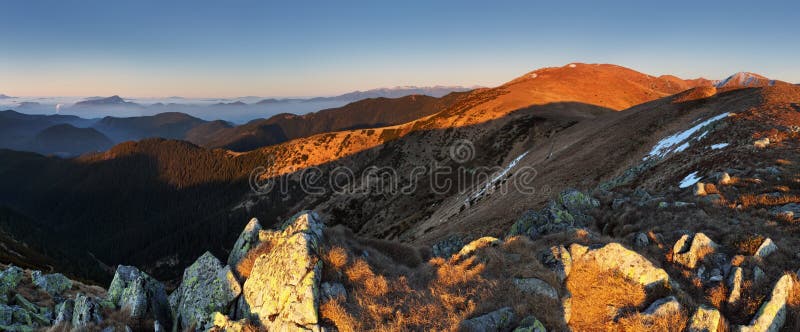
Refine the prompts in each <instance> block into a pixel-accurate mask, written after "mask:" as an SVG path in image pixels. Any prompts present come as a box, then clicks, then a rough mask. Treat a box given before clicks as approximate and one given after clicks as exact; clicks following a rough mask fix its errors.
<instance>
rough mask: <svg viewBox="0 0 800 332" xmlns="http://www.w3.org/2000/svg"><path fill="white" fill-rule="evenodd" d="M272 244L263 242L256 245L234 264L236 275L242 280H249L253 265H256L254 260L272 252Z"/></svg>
mask: <svg viewBox="0 0 800 332" xmlns="http://www.w3.org/2000/svg"><path fill="white" fill-rule="evenodd" d="M272 245H273V244H272V242H270V241H264V242H261V243H259V244H258V246H256V247H255V248H253V249H252V250H250V251H248V252H247V254H246V255H244V257H242V260H240V261H239V263H238V264H236V273H237V274H238V275H239V276H240V277H242V278H245V279H246V278H249V277H250V272H251V271H252V270H253V264H255V263H256V259H258V257H260V256H261V255H263V254H267V253H269V252H270V251H271V250H272Z"/></svg>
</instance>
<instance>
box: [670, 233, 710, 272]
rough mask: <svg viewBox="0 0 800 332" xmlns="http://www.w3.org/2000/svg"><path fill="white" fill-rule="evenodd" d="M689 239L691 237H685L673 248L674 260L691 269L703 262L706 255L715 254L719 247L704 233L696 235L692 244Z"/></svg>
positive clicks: (692, 239)
mask: <svg viewBox="0 0 800 332" xmlns="http://www.w3.org/2000/svg"><path fill="white" fill-rule="evenodd" d="M689 239H690V238H689V235H683V236H681V238H680V239H678V241H677V242H675V246H674V247H673V248H672V252H673V254H672V260H673V261H675V262H676V263H678V264H681V265H683V266H685V267H687V268H689V269H694V268H695V267H696V266H697V262H698V261H700V260H702V259H703V257H705V255H707V254H710V253H713V252H715V251H716V250H717V248H718V245H717V244H716V243H714V241H711V239H709V238H708V236H706V235H705V234H703V233H696V234H695V235H694V236H693V237H691V242H689ZM690 243H691V244H690Z"/></svg>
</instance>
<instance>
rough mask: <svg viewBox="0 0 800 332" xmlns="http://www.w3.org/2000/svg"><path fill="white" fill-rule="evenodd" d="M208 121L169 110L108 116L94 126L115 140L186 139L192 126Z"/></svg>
mask: <svg viewBox="0 0 800 332" xmlns="http://www.w3.org/2000/svg"><path fill="white" fill-rule="evenodd" d="M206 122H207V121H205V120H202V119H199V118H196V117H193V116H191V115H188V114H185V113H178V112H167V113H159V114H156V115H152V116H138V117H127V118H119V117H111V116H107V117H105V118H102V119H101V120H100V121H98V122H97V123H96V124H95V125H94V126H93V127H94V128H95V129H97V130H99V131H101V132H103V133H105V134H106V135H107V136H108V137H110V138H111V139H112V140H114V141H115V142H124V141H131V140H140V139H143V138H148V137H161V138H173V139H184V138H185V137H186V134H187V133H188V132H189V131H190V130H191V129H192V128H194V127H196V126H199V125H202V124H205V123H206Z"/></svg>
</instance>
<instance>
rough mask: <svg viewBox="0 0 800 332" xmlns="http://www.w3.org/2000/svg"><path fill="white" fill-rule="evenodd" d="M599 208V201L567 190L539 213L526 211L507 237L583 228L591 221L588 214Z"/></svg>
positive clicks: (533, 236) (534, 236)
mask: <svg viewBox="0 0 800 332" xmlns="http://www.w3.org/2000/svg"><path fill="white" fill-rule="evenodd" d="M598 206H600V201H598V200H597V199H595V198H593V197H591V196H590V195H588V194H585V193H583V192H581V191H578V190H576V189H567V190H565V191H563V192H562V193H561V194H559V196H558V198H557V199H555V200H551V201H549V202H548V204H547V206H546V207H545V208H544V209H542V210H541V211H539V212H536V211H528V212H526V213H525V214H524V215H523V216H522V217H521V218H520V219H518V220H517V221H516V222H514V224H513V225H512V226H511V229H510V230H509V233H508V236H514V235H527V236H529V237H531V238H536V237H538V236H539V235H544V234H550V233H554V232H560V231H564V230H567V229H570V228H573V227H577V226H583V225H585V224H586V223H588V222H590V221H591V220H592V217H591V216H589V214H588V212H589V211H590V210H592V209H594V208H597V207H598Z"/></svg>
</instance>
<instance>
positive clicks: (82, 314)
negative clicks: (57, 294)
mask: <svg viewBox="0 0 800 332" xmlns="http://www.w3.org/2000/svg"><path fill="white" fill-rule="evenodd" d="M102 321H103V317H102V316H101V314H100V305H99V304H98V303H97V300H96V299H94V298H93V297H88V296H86V295H84V294H78V295H77V296H76V297H75V308H74V310H73V311H72V327H74V328H79V327H83V326H86V325H88V324H90V323H100V322H102Z"/></svg>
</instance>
